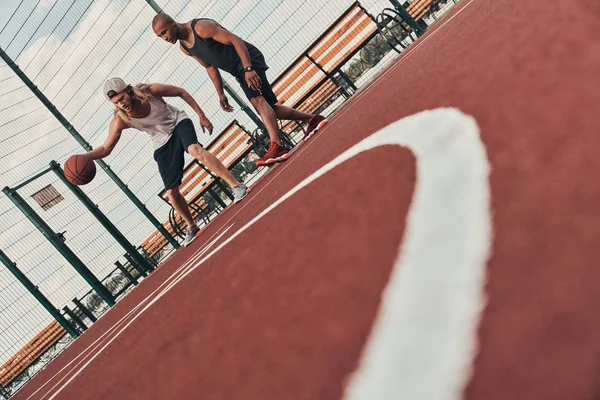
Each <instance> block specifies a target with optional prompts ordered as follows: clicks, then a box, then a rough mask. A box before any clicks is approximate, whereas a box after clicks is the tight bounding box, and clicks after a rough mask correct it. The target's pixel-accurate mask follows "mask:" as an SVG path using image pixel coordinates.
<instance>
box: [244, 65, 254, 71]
mask: <svg viewBox="0 0 600 400" xmlns="http://www.w3.org/2000/svg"><path fill="white" fill-rule="evenodd" d="M250 71H254V68H252V67H251V66H250V67H246V68H244V72H250Z"/></svg>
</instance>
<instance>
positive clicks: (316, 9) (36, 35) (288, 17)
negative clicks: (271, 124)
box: [0, 0, 389, 363]
mask: <svg viewBox="0 0 600 400" xmlns="http://www.w3.org/2000/svg"><path fill="white" fill-rule="evenodd" d="M156 2H157V3H158V4H159V5H160V6H161V7H163V9H164V10H165V11H166V12H168V13H169V14H171V15H172V16H173V17H175V19H176V20H178V21H181V22H184V21H188V20H190V19H192V18H197V17H199V16H207V17H210V18H214V19H216V20H218V21H219V22H220V23H221V24H222V25H224V26H225V27H226V28H228V29H229V30H231V31H233V32H234V33H236V34H237V35H239V36H241V37H242V38H244V39H245V40H247V41H249V42H251V43H253V44H254V45H256V46H257V47H259V49H261V50H262V52H263V53H264V54H265V57H266V59H267V63H268V64H269V66H270V70H269V71H268V77H269V78H270V79H273V78H275V77H276V76H277V75H278V74H279V73H281V72H282V71H283V70H284V69H285V68H286V67H287V66H288V65H289V64H290V63H291V62H292V61H293V60H294V59H295V58H296V57H297V56H298V55H299V54H300V53H301V52H302V51H303V49H305V48H306V47H307V46H308V45H309V44H310V43H311V42H312V41H313V40H314V39H315V38H316V37H318V36H319V35H320V34H321V33H322V32H323V30H324V27H326V26H329V25H330V24H331V23H332V22H333V21H334V20H335V19H336V18H337V17H338V16H339V15H341V13H342V12H343V11H344V10H345V9H346V8H348V7H349V6H350V5H351V4H352V3H353V1H350V0H244V1H240V2H232V1H224V0H201V1H200V0H193V1H191V0H190V1H188V0H157V1H156ZM361 3H362V4H363V5H364V6H365V7H366V8H367V9H368V10H369V11H370V12H371V13H372V14H376V13H378V12H380V11H381V10H382V9H383V8H384V7H389V2H388V0H364V1H362V2H361ZM15 10H17V12H16V13H15V14H14V16H13V17H12V18H11V15H12V14H13V12H14V11H15ZM153 16H154V11H153V10H152V9H151V8H150V7H149V6H148V5H147V3H146V2H145V1H144V0H23V1H20V0H19V1H17V0H0V47H2V49H3V50H4V51H6V52H7V53H8V55H9V56H10V57H11V58H12V59H13V60H14V61H15V62H16V63H17V64H18V65H19V66H20V68H21V69H22V70H23V71H24V72H25V73H26V74H27V76H28V77H29V78H30V79H32V80H33V82H34V83H35V85H37V86H38V88H39V89H40V90H42V92H43V93H44V94H45V95H46V96H47V97H48V98H49V99H50V100H51V101H52V103H53V104H54V105H55V106H56V107H57V108H58V110H59V111H60V112H61V113H62V114H63V115H64V116H65V117H66V118H67V119H68V120H69V121H70V123H71V124H72V125H73V126H74V127H75V128H76V129H77V130H78V132H80V133H81V135H82V136H83V137H84V138H85V139H86V140H87V141H88V142H89V143H91V144H92V146H98V145H100V144H102V143H103V141H104V139H105V138H106V134H107V125H108V123H109V121H110V119H111V117H112V110H113V106H112V105H111V104H110V103H109V102H107V101H106V100H105V98H104V97H103V95H102V93H101V91H100V88H101V86H102V85H103V83H104V81H105V80H106V79H107V78H109V77H112V76H121V77H123V78H124V79H125V80H126V81H127V82H129V83H138V82H161V83H169V84H173V85H177V86H181V87H184V88H185V89H186V90H187V91H188V92H190V93H191V94H192V95H193V96H194V98H195V99H196V101H197V102H198V103H199V104H200V106H201V107H202V108H203V109H204V111H205V112H206V113H207V115H208V116H209V118H210V119H211V120H212V122H213V123H214V125H215V132H216V133H218V132H219V131H220V130H222V129H223V128H224V127H225V126H226V125H227V124H228V123H229V122H231V120H232V119H238V120H239V121H240V123H241V124H242V125H245V126H247V127H248V128H249V129H250V130H253V129H254V128H255V126H254V124H253V123H252V122H251V120H250V119H249V118H248V117H247V116H246V115H245V114H244V113H242V112H241V111H240V110H239V109H237V108H239V107H236V111H235V112H234V114H233V115H231V114H226V113H224V112H222V111H221V110H220V108H219V104H218V99H217V98H216V96H215V90H214V87H213V85H212V82H210V80H209V79H208V76H207V75H206V73H205V72H204V71H203V69H202V68H201V67H200V66H199V64H197V63H196V62H195V61H194V60H193V59H191V58H189V57H185V56H183V54H182V53H181V52H180V51H179V50H178V48H177V46H173V45H170V44H168V43H166V42H164V41H162V40H160V39H158V38H156V35H154V33H153V32H152V30H151V27H150V22H151V20H152V17H153ZM9 18H11V19H10V20H9ZM224 78H225V79H226V81H227V82H229V84H230V86H231V87H233V88H235V89H236V91H237V92H238V94H239V95H240V97H243V93H242V92H241V91H240V90H239V88H238V86H237V83H236V82H235V80H234V79H233V78H232V77H228V76H226V75H224ZM169 102H170V103H171V104H173V105H175V106H177V107H182V108H183V109H184V110H185V111H186V112H187V113H188V115H189V116H190V117H191V118H192V120H193V121H194V122H195V124H196V128H197V133H198V138H199V141H200V143H202V144H205V145H206V144H208V143H209V142H210V140H211V137H209V136H208V135H206V134H203V133H202V132H201V131H200V130H199V129H198V124H197V116H196V115H195V114H194V112H193V111H192V110H191V109H190V108H189V107H188V106H187V105H184V103H183V101H182V100H181V99H172V100H169ZM230 102H231V103H232V104H234V103H233V101H230ZM216 133H215V135H216ZM82 152H84V150H83V149H82V148H81V147H80V146H79V145H78V144H77V142H76V141H75V140H74V139H73V138H72V137H71V136H70V135H69V134H68V132H67V131H66V129H64V128H63V127H62V126H61V125H60V123H59V122H58V121H57V120H56V119H55V118H53V117H52V115H51V114H50V112H49V111H48V110H47V109H45V108H44V107H43V106H42V104H41V102H39V100H37V99H36V98H34V97H33V95H32V93H31V91H30V90H28V89H27V88H25V87H23V83H22V82H21V80H20V79H19V78H18V77H16V76H15V75H14V74H13V73H12V71H11V70H10V68H9V67H7V66H5V64H4V63H3V62H0V186H1V187H5V186H10V187H14V186H15V185H17V184H19V183H21V182H23V181H24V180H25V179H27V178H29V177H31V176H32V175H34V174H36V173H38V172H40V171H42V170H43V169H45V168H47V166H48V163H49V162H50V161H51V160H56V161H58V162H59V163H61V164H62V163H63V162H64V161H65V160H66V159H67V158H68V157H69V156H70V155H72V154H75V153H82ZM186 160H189V158H187V159H186ZM105 161H106V162H107V163H108V164H109V165H110V167H111V168H112V169H113V170H114V171H115V172H116V173H117V174H118V175H119V177H120V178H121V179H122V180H123V181H124V182H125V183H126V184H127V185H128V186H129V187H130V189H131V190H132V191H133V192H134V193H135V194H136V196H137V197H138V198H139V199H140V200H141V201H142V202H143V203H144V204H145V205H146V206H147V208H148V209H149V210H150V211H151V212H152V213H153V214H154V215H155V216H156V218H157V219H158V220H159V221H165V220H166V219H167V215H168V214H167V213H168V211H169V206H168V205H167V204H165V203H164V202H163V201H162V200H161V199H159V197H158V196H157V194H158V193H159V191H160V190H161V189H162V182H161V179H160V176H159V175H158V171H157V168H156V165H155V163H154V160H153V159H152V144H151V142H150V140H149V139H148V138H147V137H146V135H145V134H143V133H140V132H136V131H133V130H128V131H126V132H125V133H124V134H123V137H122V139H121V141H120V142H119V144H118V145H117V147H116V149H115V151H114V152H113V154H111V155H110V156H109V157H108V158H107V159H106V160H105ZM48 184H52V185H53V186H55V187H56V188H57V189H58V190H59V191H60V192H61V193H62V195H63V196H64V197H65V200H64V201H63V202H61V203H60V204H59V205H57V206H55V207H53V208H52V209H50V210H48V211H44V210H42V209H41V208H40V207H39V206H37V205H36V204H35V202H33V201H32V199H31V195H32V194H33V193H35V192H36V191H38V190H40V189H41V188H43V187H44V186H46V185H48ZM84 192H85V193H86V194H87V195H88V196H89V197H90V198H91V199H92V201H93V202H94V203H95V204H98V205H99V207H100V209H101V210H102V211H103V212H104V213H105V214H106V215H107V216H108V217H109V219H110V220H111V221H112V222H113V223H114V224H115V225H116V226H117V227H118V228H119V229H120V230H121V232H123V233H124V234H125V236H126V237H127V238H128V239H129V240H130V241H131V242H132V243H133V244H134V245H136V246H137V245H139V244H141V242H142V241H143V240H144V239H145V238H146V237H147V236H148V235H149V234H150V233H152V232H153V231H154V228H153V226H152V225H151V224H150V223H149V222H148V221H147V220H146V219H145V218H144V216H143V215H142V213H141V212H139V211H138V210H137V209H136V208H135V207H134V206H133V205H132V203H131V202H130V201H129V200H128V199H127V198H126V197H125V196H124V195H123V194H122V192H121V191H120V190H119V189H118V188H117V187H116V185H115V184H114V183H113V182H112V181H110V180H109V178H108V177H107V175H106V174H105V173H104V171H100V170H99V171H98V174H97V176H96V178H95V179H94V181H93V182H91V183H90V184H89V185H86V186H85V187H84ZM19 193H20V194H21V196H22V197H23V198H24V199H26V201H27V202H28V204H30V205H31V206H32V207H33V208H34V209H35V211H36V212H38V213H39V214H40V215H41V216H42V218H43V219H44V220H45V221H46V222H47V223H48V224H49V225H50V227H51V228H52V229H53V230H54V231H55V232H62V231H66V232H67V233H66V238H67V245H68V246H69V247H70V248H71V249H72V250H73V251H74V252H75V253H76V254H77V255H78V257H79V258H80V259H81V260H82V261H83V262H84V263H85V264H86V265H87V266H88V267H89V268H90V269H91V270H92V272H93V273H95V274H96V275H97V276H98V277H99V278H103V277H104V276H106V275H107V274H108V273H109V272H110V271H111V270H112V269H113V268H114V265H113V263H114V261H116V260H117V259H121V260H122V261H123V259H122V255H123V253H124V251H123V250H122V249H121V248H120V247H119V246H118V245H117V244H116V243H115V241H114V240H113V239H112V238H111V237H110V236H109V235H108V234H107V233H106V232H105V231H104V229H103V228H102V227H101V226H100V225H99V224H98V223H97V222H96V221H95V220H94V219H93V217H92V216H91V215H90V214H89V213H88V212H87V211H86V210H85V208H84V207H83V206H82V205H81V204H80V203H78V202H77V201H75V199H74V196H73V195H72V194H71V193H70V192H69V191H68V189H67V188H66V187H65V186H64V185H63V184H62V183H61V182H60V181H58V178H57V177H56V176H55V175H54V174H52V173H49V174H45V175H44V176H42V177H41V178H39V179H36V180H35V181H33V182H32V183H30V184H28V185H26V186H25V187H24V188H22V189H20V190H19ZM0 249H1V250H3V251H4V252H5V253H6V254H7V255H8V256H9V257H10V258H11V259H12V260H13V261H15V262H16V263H17V265H18V267H19V268H20V269H21V270H22V271H24V272H25V273H26V274H27V276H28V277H29V279H30V280H31V281H32V282H34V284H36V285H38V286H39V287H40V290H41V291H42V292H43V293H44V294H45V295H46V296H47V297H48V298H49V299H50V300H51V302H52V303H53V304H54V305H55V306H56V307H57V308H62V306H64V305H66V304H69V303H70V301H71V300H72V299H73V298H74V297H76V296H81V294H83V293H85V292H87V291H88V290H89V287H88V286H87V285H86V284H85V282H84V281H83V280H82V279H81V278H80V277H78V276H77V275H76V274H75V272H74V270H73V269H72V267H71V266H69V265H68V264H67V262H66V261H65V260H64V259H63V258H62V257H61V256H60V255H59V254H58V252H57V251H56V250H55V249H54V248H53V247H52V246H50V245H49V244H48V242H47V240H46V239H45V238H44V237H43V236H42V235H41V234H40V233H39V232H38V231H37V230H36V229H35V228H34V227H33V225H32V224H31V223H30V222H29V221H27V219H26V218H24V216H23V214H22V213H21V212H20V211H18V210H17V209H16V207H15V206H14V205H13V203H12V202H11V201H10V200H9V199H8V198H7V197H6V196H5V195H4V194H2V193H0ZM71 305H72V304H71ZM0 313H1V315H0V363H1V362H3V361H4V360H6V359H7V358H8V357H10V355H12V354H13V353H14V352H15V351H16V350H18V349H19V348H20V346H22V345H23V343H25V342H26V341H28V340H29V339H30V338H31V337H33V336H34V335H35V334H36V333H37V332H39V331H40V330H41V329H42V328H43V327H44V326H45V325H47V324H48V323H49V322H50V321H51V317H50V316H49V314H47V313H46V312H45V311H44V310H43V309H42V308H41V306H39V305H38V304H37V303H36V302H35V300H34V299H33V297H32V296H31V295H29V294H28V293H27V292H26V291H25V290H24V289H23V288H22V286H21V285H20V284H19V283H18V282H17V281H16V280H15V279H14V277H13V276H12V275H11V274H10V273H9V272H8V270H7V269H6V268H5V267H4V266H2V265H0Z"/></svg>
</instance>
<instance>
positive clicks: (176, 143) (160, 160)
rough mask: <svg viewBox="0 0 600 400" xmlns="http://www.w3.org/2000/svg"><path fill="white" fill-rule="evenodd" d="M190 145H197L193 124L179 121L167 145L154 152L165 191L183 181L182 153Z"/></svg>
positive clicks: (187, 120) (183, 160)
mask: <svg viewBox="0 0 600 400" xmlns="http://www.w3.org/2000/svg"><path fill="white" fill-rule="evenodd" d="M192 144H199V143H198V138H197V137H196V130H195V129H194V124H193V123H192V121H191V120H190V119H187V118H186V119H184V120H181V122H179V123H178V124H177V126H176V127H175V130H174V131H173V135H171V138H170V139H169V141H168V142H167V143H165V144H164V145H163V146H162V147H160V148H158V149H156V150H155V151H154V160H155V161H156V162H157V164H158V172H160V176H161V178H162V180H163V183H164V185H165V190H169V189H172V188H174V187H179V185H181V181H182V180H183V168H184V166H185V165H184V163H185V159H184V153H185V152H187V149H188V147H190V145H192Z"/></svg>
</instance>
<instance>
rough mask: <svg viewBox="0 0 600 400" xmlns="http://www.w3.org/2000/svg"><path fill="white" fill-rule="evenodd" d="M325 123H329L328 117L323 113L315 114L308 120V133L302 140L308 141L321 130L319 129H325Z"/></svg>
mask: <svg viewBox="0 0 600 400" xmlns="http://www.w3.org/2000/svg"><path fill="white" fill-rule="evenodd" d="M325 125H327V119H326V118H325V117H324V116H322V115H315V116H314V117H312V118H311V120H310V121H309V122H308V126H307V127H306V134H305V135H304V138H303V139H302V140H303V141H305V142H306V141H307V140H308V139H310V138H311V137H313V136H314V135H316V134H317V132H319V129H323V127H324V126H325Z"/></svg>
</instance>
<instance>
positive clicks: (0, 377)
mask: <svg viewBox="0 0 600 400" xmlns="http://www.w3.org/2000/svg"><path fill="white" fill-rule="evenodd" d="M66 333H67V332H66V331H65V330H64V328H63V327H62V326H61V325H60V324H59V323H58V322H56V321H53V322H52V323H51V324H49V325H48V326H47V327H46V328H44V329H43V330H42V331H41V332H40V333H38V334H37V335H36V336H35V337H34V338H33V339H31V340H30V341H29V342H28V343H27V344H26V345H25V346H23V347H22V348H21V349H20V350H19V351H18V352H17V353H16V354H15V355H14V356H12V357H11V358H10V359H9V360H8V361H7V362H5V363H4V364H3V365H2V367H0V385H1V386H2V387H6V386H8V385H9V384H10V383H11V382H12V381H13V380H15V379H16V378H17V377H18V376H19V375H20V374H21V373H23V371H25V370H26V369H27V368H29V367H30V366H31V365H32V364H33V363H34V362H35V361H37V360H38V359H39V358H40V357H41V356H42V355H44V354H45V353H46V352H47V351H48V350H49V349H50V348H51V347H52V346H53V345H54V344H56V342H58V341H59V340H60V339H61V338H62V337H63V336H64V335H66Z"/></svg>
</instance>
